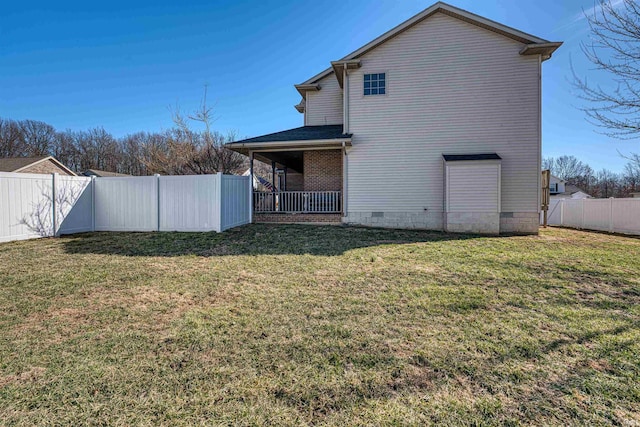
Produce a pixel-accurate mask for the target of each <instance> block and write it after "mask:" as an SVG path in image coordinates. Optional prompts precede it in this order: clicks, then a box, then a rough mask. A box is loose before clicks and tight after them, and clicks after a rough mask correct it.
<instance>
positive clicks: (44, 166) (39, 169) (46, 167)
mask: <svg viewBox="0 0 640 427" xmlns="http://www.w3.org/2000/svg"><path fill="white" fill-rule="evenodd" d="M20 172H21V173H59V174H60V175H69V173H67V171H65V170H64V169H62V168H61V167H59V166H58V165H56V164H55V163H53V162H52V161H51V160H47V161H45V162H40V163H38V164H35V165H33V166H29V167H28V168H26V169H23V170H21V171H20Z"/></svg>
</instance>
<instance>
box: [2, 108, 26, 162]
mask: <svg viewBox="0 0 640 427" xmlns="http://www.w3.org/2000/svg"><path fill="white" fill-rule="evenodd" d="M26 152H27V145H26V144H25V143H24V139H23V138H22V132H21V131H20V125H19V124H18V123H17V122H16V121H15V120H7V119H2V118H0V157H18V156H24V155H25V154H26Z"/></svg>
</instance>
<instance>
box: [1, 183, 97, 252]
mask: <svg viewBox="0 0 640 427" xmlns="http://www.w3.org/2000/svg"><path fill="white" fill-rule="evenodd" d="M90 184H91V178H87V177H76V176H59V175H39V174H26V173H6V172H0V242H6V241H10V240H22V239H31V238H35V237H48V236H54V235H56V234H60V233H66V234H69V233H79V232H82V231H91V229H92V219H91V212H92V191H91V190H92V189H91V185H90Z"/></svg>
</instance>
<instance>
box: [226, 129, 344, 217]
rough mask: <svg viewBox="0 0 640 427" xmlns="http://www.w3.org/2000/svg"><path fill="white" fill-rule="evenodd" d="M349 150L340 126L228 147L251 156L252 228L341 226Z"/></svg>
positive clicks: (267, 137)
mask: <svg viewBox="0 0 640 427" xmlns="http://www.w3.org/2000/svg"><path fill="white" fill-rule="evenodd" d="M350 145H351V135H345V134H343V133H342V125H335V126H334V125H329V126H304V127H302V128H296V129H291V130H289V131H284V132H278V133H276V134H270V135H265V136H262V137H257V138H252V139H248V140H244V141H238V142H234V143H231V144H228V147H229V148H230V149H232V150H235V151H238V152H241V153H243V154H246V155H247V156H249V159H250V160H249V162H250V168H249V171H250V175H251V176H252V181H253V191H252V196H251V204H252V211H253V220H254V222H340V220H341V216H342V213H343V211H344V198H345V194H344V178H345V173H344V169H345V165H344V163H345V153H344V152H345V150H346V147H347V146H350ZM258 162H260V163H258ZM264 165H266V168H265V166H264ZM265 169H266V170H265Z"/></svg>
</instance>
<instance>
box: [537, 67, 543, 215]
mask: <svg viewBox="0 0 640 427" xmlns="http://www.w3.org/2000/svg"><path fill="white" fill-rule="evenodd" d="M541 171H542V55H538V171H537V172H538V173H537V175H538V207H537V209H536V211H537V212H538V217H540V207H541V206H540V205H541V204H542V188H541V187H542V182H541V179H542V173H541Z"/></svg>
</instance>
